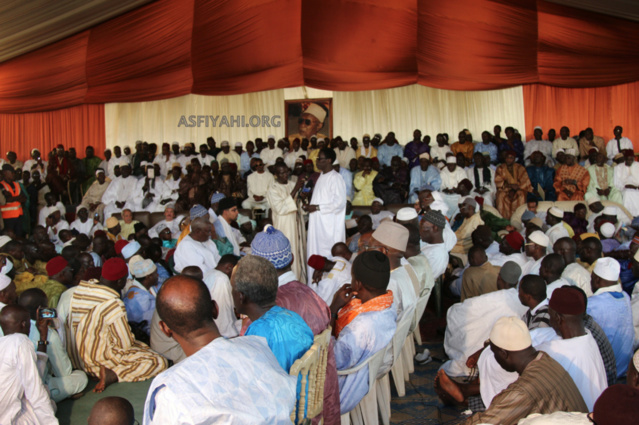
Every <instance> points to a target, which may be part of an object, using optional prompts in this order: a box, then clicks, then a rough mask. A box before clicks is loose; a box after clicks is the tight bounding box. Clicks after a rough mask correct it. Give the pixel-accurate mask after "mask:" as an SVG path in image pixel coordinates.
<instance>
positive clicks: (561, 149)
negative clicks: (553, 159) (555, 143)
mask: <svg viewBox="0 0 639 425" xmlns="http://www.w3.org/2000/svg"><path fill="white" fill-rule="evenodd" d="M559 152H561V153H566V149H564V148H560V149H557V153H559Z"/></svg>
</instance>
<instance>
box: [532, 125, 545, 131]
mask: <svg viewBox="0 0 639 425" xmlns="http://www.w3.org/2000/svg"><path fill="white" fill-rule="evenodd" d="M534 130H541V131H543V129H542V128H541V126H539V125H538V126H536V127H535V128H534V129H533V131H534Z"/></svg>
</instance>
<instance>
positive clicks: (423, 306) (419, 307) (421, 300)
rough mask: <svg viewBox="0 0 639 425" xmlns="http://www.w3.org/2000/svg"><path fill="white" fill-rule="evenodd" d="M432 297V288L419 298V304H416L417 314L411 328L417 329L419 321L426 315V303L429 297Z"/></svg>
mask: <svg viewBox="0 0 639 425" xmlns="http://www.w3.org/2000/svg"><path fill="white" fill-rule="evenodd" d="M429 298H430V289H428V291H427V292H426V293H425V294H424V295H422V296H421V297H419V298H418V299H417V304H416V305H415V315H414V316H413V317H414V319H413V325H412V326H411V330H415V328H416V327H417V326H419V321H420V320H422V316H423V315H424V311H426V305H427V304H428V299H429Z"/></svg>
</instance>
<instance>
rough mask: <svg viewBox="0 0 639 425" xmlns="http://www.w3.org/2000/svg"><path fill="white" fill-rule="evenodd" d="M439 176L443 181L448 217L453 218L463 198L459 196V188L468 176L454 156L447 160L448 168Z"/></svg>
mask: <svg viewBox="0 0 639 425" xmlns="http://www.w3.org/2000/svg"><path fill="white" fill-rule="evenodd" d="M439 176H440V177H441V180H442V185H441V192H442V197H443V198H444V202H446V205H448V208H449V211H448V214H446V216H447V217H449V218H452V217H454V215H455V214H456V211H457V204H458V203H459V199H460V198H461V196H460V195H458V194H457V187H458V186H459V183H461V181H462V180H465V179H467V178H468V175H467V174H466V171H465V170H464V168H462V167H459V166H458V165H457V159H456V158H455V157H454V156H449V157H447V158H446V167H445V168H443V169H442V171H441V173H440V174H439Z"/></svg>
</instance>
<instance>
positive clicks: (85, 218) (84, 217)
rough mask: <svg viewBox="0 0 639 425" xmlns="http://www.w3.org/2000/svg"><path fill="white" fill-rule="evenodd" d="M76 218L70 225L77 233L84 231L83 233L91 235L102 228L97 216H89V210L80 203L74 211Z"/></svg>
mask: <svg viewBox="0 0 639 425" xmlns="http://www.w3.org/2000/svg"><path fill="white" fill-rule="evenodd" d="M76 215H77V217H78V218H76V219H75V220H74V221H73V222H72V223H71V225H70V228H71V230H77V231H78V233H84V234H85V235H87V236H89V237H92V236H93V234H94V233H95V232H96V231H97V230H103V229H104V228H103V227H102V225H101V224H100V221H99V218H95V219H94V218H93V217H89V210H88V209H87V208H86V207H85V206H83V205H80V206H79V207H78V209H77V211H76Z"/></svg>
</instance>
